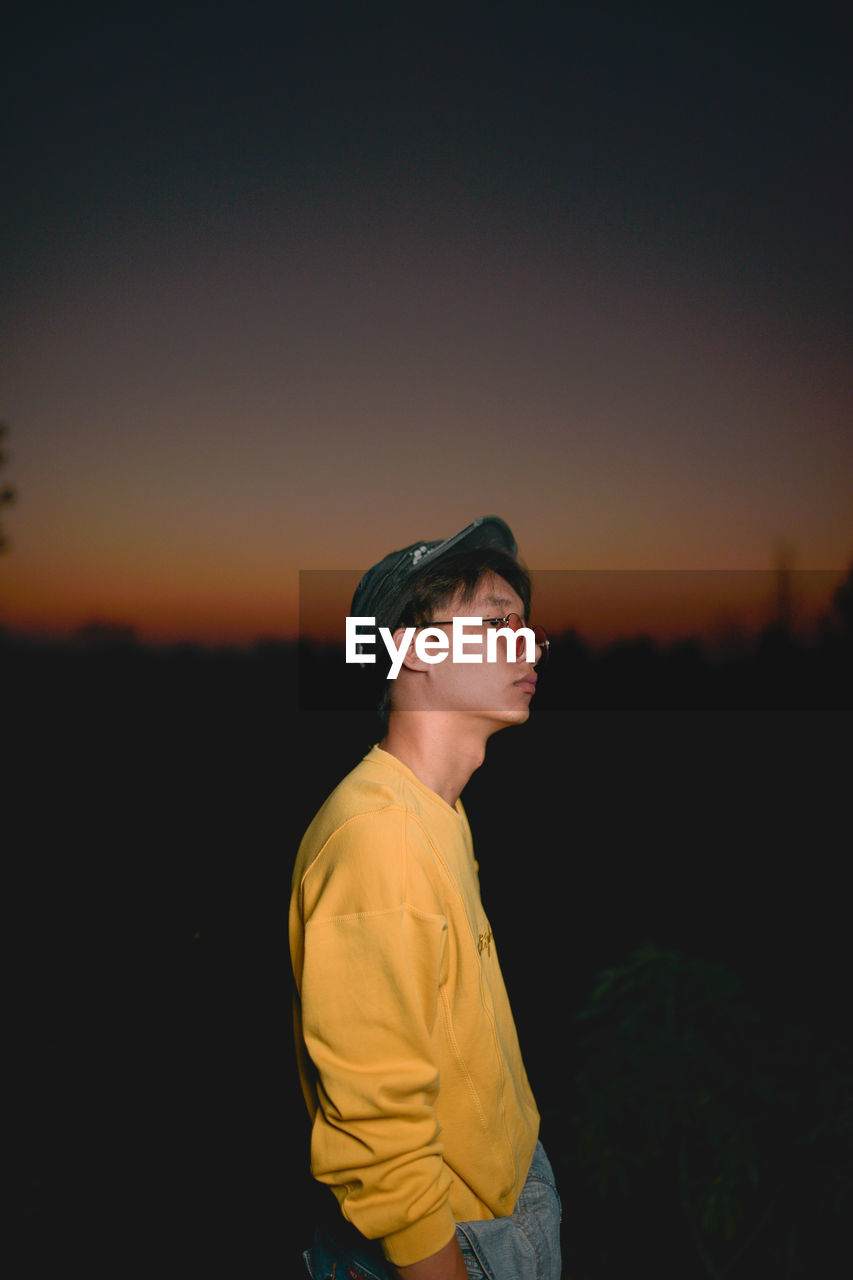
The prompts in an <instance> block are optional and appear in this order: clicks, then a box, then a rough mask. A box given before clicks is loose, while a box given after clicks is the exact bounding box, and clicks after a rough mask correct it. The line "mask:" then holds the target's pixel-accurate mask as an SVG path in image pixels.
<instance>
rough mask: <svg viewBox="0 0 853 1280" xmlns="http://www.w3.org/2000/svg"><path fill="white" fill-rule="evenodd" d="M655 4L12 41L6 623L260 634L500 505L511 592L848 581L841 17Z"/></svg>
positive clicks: (5, 97)
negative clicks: (510, 550) (767, 579)
mask: <svg viewBox="0 0 853 1280" xmlns="http://www.w3.org/2000/svg"><path fill="white" fill-rule="evenodd" d="M649 8H651V11H652V12H654V11H655V10H657V12H658V13H659V14H661V15H663V14H665V15H666V16H659V17H657V18H649V16H648V14H647V13H646V12H640V11H641V10H643V11H645V10H647V9H649ZM684 8H685V10H688V9H689V12H685V13H683V14H681V15H674V14H673V13H672V12H671V11H670V6H668V5H667V6H651V7H649V6H638V5H635V4H631V5H626V4H616V5H614V4H606V3H603V4H599V5H595V6H588V5H584V6H581V5H573V4H571V3H563V4H560V5H554V4H538V5H537V4H532V5H531V6H529V7H527V8H524V9H522V8H521V7H520V6H518V5H509V4H501V3H493V4H488V5H472V4H464V3H463V4H458V5H454V6H440V5H435V4H431V5H423V4H404V3H399V2H398V3H397V4H396V5H393V6H392V5H385V4H381V5H380V4H370V3H360V4H328V3H312V4H310V5H309V4H305V5H287V4H281V3H279V4H261V5H259V4H251V3H246V4H241V5H233V4H229V3H226V4H223V5H217V6H212V5H211V6H200V5H186V4H180V3H177V4H174V5H171V6H168V7H165V6H164V7H158V6H157V5H156V4H154V5H145V6H136V5H125V6H123V5H121V4H115V3H114V4H111V5H85V6H82V5H77V6H75V5H65V6H62V7H59V6H56V7H53V6H50V5H47V6H41V7H40V8H39V9H38V10H37V11H36V12H32V11H27V12H25V13H24V12H22V13H19V14H18V15H17V17H16V18H14V19H12V21H11V23H7V30H9V29H10V33H9V37H8V39H7V40H6V42H5V43H6V48H5V50H4V53H3V55H2V56H3V63H2V68H0V69H2V85H0V93H2V100H0V106H2V116H3V121H4V126H3V127H4V155H5V164H4V174H5V176H6V181H5V182H4V188H5V191H4V200H3V208H2V211H0V233H2V241H0V244H1V245H2V247H0V253H2V261H0V266H2V295H0V342H1V343H2V346H0V417H2V418H4V419H5V420H7V421H8V422H9V424H10V428H11V430H10V436H9V440H8V446H9V453H10V463H9V466H8V467H7V468H6V474H5V475H4V476H3V477H2V479H3V482H4V483H11V484H13V485H14V486H15V487H16V489H17V490H18V501H17V503H16V505H15V506H13V507H11V508H9V509H7V511H6V512H5V513H4V517H3V524H4V529H5V531H6V533H7V535H8V536H9V538H10V539H11V541H12V550H11V551H10V553H9V554H7V555H6V556H4V557H3V559H2V561H0V624H5V625H7V626H12V627H20V628H29V629H38V630H44V629H51V628H52V629H58V630H68V629H73V628H74V627H76V626H78V625H79V624H81V623H83V622H85V621H87V620H89V619H92V618H100V619H104V620H110V621H116V622H124V623H128V624H131V625H133V626H135V627H136V628H137V629H138V631H139V634H140V635H141V636H143V637H145V638H150V639H158V640H161V639H162V640H165V639H178V638H185V639H195V640H200V641H222V640H229V641H243V640H252V639H254V638H256V637H259V636H271V635H287V634H291V633H292V632H293V631H294V629H295V627H296V624H297V610H298V575H299V571H300V570H318V569H322V570H331V569H362V568H365V567H367V566H368V565H369V564H371V563H373V562H374V561H376V560H377V559H379V558H380V557H381V556H382V555H384V554H385V553H386V552H387V551H388V550H391V549H392V548H395V547H401V546H405V545H407V544H409V543H411V542H413V541H416V540H418V539H422V538H423V539H433V538H440V537H444V536H447V535H449V534H451V533H453V532H455V531H456V530H457V529H459V528H461V527H462V526H463V525H465V524H467V523H468V522H469V521H470V520H471V519H472V518H473V517H475V516H478V515H484V514H488V513H496V514H499V515H501V516H503V517H504V519H506V520H507V521H508V522H509V524H510V525H511V526H512V528H513V530H514V532H515V535H516V538H517V540H518V543H519V546H520V550H521V553H522V555H523V557H524V559H525V561H526V562H527V564H528V565H529V566H530V567H531V568H533V569H535V570H552V571H553V570H565V571H568V570H571V571H576V570H579V569H581V570H605V569H608V570H614V569H618V570H662V569H670V570H671V569H685V570H686V569H702V570H708V569H728V570H735V569H737V570H744V569H750V570H755V569H765V570H766V569H769V568H770V566H771V565H772V563H773V558H774V555H776V554H777V551H776V549H777V548H778V546H779V544H780V543H785V544H787V546H788V547H789V548H790V549H791V553H792V555H793V563H794V564H795V566H796V567H798V568H801V569H814V570H827V571H828V570H834V571H839V572H840V571H842V570H843V569H844V568H845V566H847V565H848V564H849V563H850V561H851V559H853V415H851V407H853V405H851V401H853V396H851V368H853V363H851V331H850V299H851V283H852V282H853V281H852V280H851V277H852V276H853V272H851V254H850V235H849V228H850V225H851V198H850V197H851V181H850V172H851V171H850V158H851V154H853V152H851V129H850V120H851V116H850V100H849V89H850V76H849V66H850V55H851V47H850V43H849V40H848V38H847V36H846V32H845V31H844V30H842V12H841V10H840V8H836V7H833V8H832V9H830V8H824V6H822V5H821V4H817V5H811V6H809V7H808V9H807V10H799V11H797V12H793V11H792V12H788V13H786V12H784V11H783V10H781V9H780V8H779V7H778V6H773V7H770V6H758V5H753V4H746V5H743V4H741V5H738V6H733V5H732V6H727V5H725V4H724V5H719V4H718V5H714V6H706V7H697V6H684ZM614 581H615V580H614ZM626 607H627V606H626ZM631 609H632V610H633V612H632V613H631V615H630V621H629V622H626V625H628V626H630V627H637V628H638V629H647V628H645V627H644V625H643V623H644V619H643V606H642V601H640V602H639V603H638V602H637V601H636V599H634V600H633V601H632V604H631ZM567 612H568V613H569V614H571V608H570V607H569V606H567ZM627 616H628V615H627V614H626V618H627ZM573 620H575V621H576V619H573V618H572V617H567V618H566V619H565V622H566V625H569V624H570V623H571V622H572V621H573ZM645 621H648V619H646V620H645ZM580 629H581V630H582V631H583V629H584V627H583V624H581V627H580Z"/></svg>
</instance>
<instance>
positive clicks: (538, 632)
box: [419, 613, 551, 667]
mask: <svg viewBox="0 0 853 1280" xmlns="http://www.w3.org/2000/svg"><path fill="white" fill-rule="evenodd" d="M452 622H453V619H452V618H444V619H443V620H440V621H436V622H428V623H424V626H429V627H449V626H451V624H452ZM483 622H484V623H489V625H490V626H493V627H498V626H504V627H509V629H510V631H520V630H521V628H522V627H523V626H524V625H525V624H524V619H523V618H522V616H521V614H520V613H508V614H507V615H506V617H505V618H483ZM419 630H422V628H419ZM528 631H532V632H533V639H534V641H535V643H536V647H537V649H540V650H541V653H540V654H539V657H538V658H537V659H536V661H535V662H534V664H533V665H534V667H539V666H544V665H545V663H546V662H547V661H548V654H549V653H550V651H551V641H550V640H549V639H548V635H547V632H546V631H545V630H544V628H543V627H528Z"/></svg>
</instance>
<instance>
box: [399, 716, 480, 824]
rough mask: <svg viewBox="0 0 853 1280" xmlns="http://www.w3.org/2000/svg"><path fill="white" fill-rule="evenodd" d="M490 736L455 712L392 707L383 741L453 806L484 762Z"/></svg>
mask: <svg viewBox="0 0 853 1280" xmlns="http://www.w3.org/2000/svg"><path fill="white" fill-rule="evenodd" d="M488 736H489V735H488V734H487V733H486V732H485V730H484V727H483V725H482V723H479V722H474V723H472V722H470V721H462V720H461V718H460V716H459V715H458V714H456V713H454V712H442V711H392V712H391V716H390V718H389V721H388V732H387V734H386V735H385V737H384V738H383V740H382V742H380V744H379V745H380V746H381V747H382V749H383V751H387V752H389V754H390V755H392V756H396V758H397V759H398V760H400V761H402V763H403V764H404V765H406V766H407V767H408V768H409V769H411V771H412V773H413V774H414V775H415V777H416V778H420V780H421V782H423V783H424V784H425V785H426V786H428V787H429V788H430V790H431V791H434V792H435V793H436V795H439V796H441V798H442V800H446V801H447V803H448V804H449V805H451V807H452V806H453V805H455V804H456V801H457V800H458V799H459V797H460V795H461V794H462V791H463V790H464V788H465V786H466V785H467V783H468V779H469V778H470V777H471V775H472V773H473V772H474V771H475V769H479V767H480V765H481V764H482V763H483V760H484V758H485V755H486V741H487V739H488Z"/></svg>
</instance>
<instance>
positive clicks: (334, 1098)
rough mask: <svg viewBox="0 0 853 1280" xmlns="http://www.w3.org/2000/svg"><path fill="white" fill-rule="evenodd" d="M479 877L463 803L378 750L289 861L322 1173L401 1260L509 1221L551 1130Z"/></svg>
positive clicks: (303, 1040)
mask: <svg viewBox="0 0 853 1280" xmlns="http://www.w3.org/2000/svg"><path fill="white" fill-rule="evenodd" d="M477 872H478V868H477V863H476V862H475V860H474V852H473V849H472V845H471V833H470V829H469V827H468V820H467V818H466V817H465V811H464V809H463V807H462V803H461V801H457V802H456V806H455V808H451V807H450V805H448V804H447V803H446V802H445V801H444V800H443V799H442V798H441V797H440V796H438V795H436V793H435V792H434V791H431V790H430V789H429V787H427V786H425V785H424V783H422V782H421V781H420V780H419V779H418V778H417V777H415V775H414V774H413V773H412V772H411V770H410V769H408V768H407V767H406V766H405V765H404V764H402V763H401V762H400V761H399V760H397V759H396V757H394V756H392V755H390V754H389V753H388V752H385V751H383V750H381V748H379V747H374V748H373V749H372V750H371V751H370V752H369V753H368V754H367V755H366V756H365V758H364V759H363V760H362V761H361V763H360V764H359V765H358V766H357V767H356V768H355V769H354V770H353V771H352V773H350V774H349V775H348V776H347V777H346V778H345V779H344V780H343V782H341V783H340V785H339V786H338V787H337V788H336V790H335V791H334V792H333V793H332V795H331V796H330V797H329V799H328V800H327V801H326V803H325V804H324V805H323V807H322V808H321V809H320V811H319V813H318V814H317V816H316V817H315V818H314V821H313V822H312V823H311V825H310V827H309V828H308V830H307V832H306V833H305V836H304V838H303V840H302V843H301V845H300V848H299V853H298V854H297V858H296V866H295V868H294V874H293V892H292V896H291V904H290V951H291V959H292V962H293V972H294V977H295V981H296V994H295V1021H296V1044H297V1054H298V1056H299V1060H300V1073H301V1077H302V1085H303V1089H304V1091H305V1098H306V1102H307V1104H308V1109H309V1112H310V1114H311V1117H312V1122H313V1124H312V1137H311V1169H312V1173H313V1174H314V1176H315V1177H316V1178H318V1179H319V1180H320V1181H321V1182H324V1183H327V1184H328V1185H329V1186H330V1187H331V1188H332V1190H333V1191H334V1193H335V1195H336V1196H337V1198H338V1201H339V1202H340V1205H341V1209H342V1211H343V1213H344V1216H345V1217H346V1218H348V1219H349V1220H350V1221H351V1222H352V1223H353V1224H354V1225H355V1226H356V1227H357V1228H358V1230H359V1231H360V1232H361V1233H362V1235H364V1236H367V1237H369V1238H371V1239H381V1241H382V1247H383V1249H384V1252H385V1255H386V1257H388V1258H389V1259H390V1260H391V1261H392V1262H394V1263H396V1264H398V1265H400V1266H405V1265H407V1264H408V1263H411V1262H417V1261H420V1260H421V1259H422V1258H426V1257H429V1256H430V1254H433V1253H436V1252H437V1251H438V1250H439V1249H441V1248H442V1247H443V1246H444V1245H445V1244H447V1242H448V1241H449V1240H450V1239H451V1237H452V1236H453V1233H454V1230H455V1223H456V1222H463V1221H466V1220H467V1219H472V1218H473V1219H477V1218H480V1219H482V1218H493V1217H503V1216H505V1215H508V1214H510V1213H512V1210H513V1207H514V1206H515V1202H516V1199H517V1198H518V1195H519V1193H520V1191H521V1188H522V1186H523V1185H524V1181H525V1178H526V1176H527V1172H528V1170H529V1167H530V1162H531V1159H532V1157H533V1149H534V1146H535V1145H536V1139H537V1136H538V1131H539V1114H538V1112H537V1109H536V1104H535V1102H534V1100H533V1095H532V1093H531V1091H530V1086H529V1084H528V1081H527V1075H526V1073H525V1070H524V1065H523V1063H522V1060H521V1053H520V1050H519V1046H518V1038H517V1035H516V1030H515V1024H514V1022H513V1018H512V1013H511V1011H510V1007H509V1001H508V999H507V994H506V990H505V987H504V982H503V977H502V975H501V971H500V967H499V965H498V957H497V952H496V949H495V941H494V938H493V937H492V931H491V928H490V926H489V922H488V920H487V919H486V915H485V912H484V910H483V906H482V903H481V901H480V886H479V880H478V874H477Z"/></svg>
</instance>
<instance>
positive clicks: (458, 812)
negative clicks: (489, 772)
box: [368, 742, 465, 820]
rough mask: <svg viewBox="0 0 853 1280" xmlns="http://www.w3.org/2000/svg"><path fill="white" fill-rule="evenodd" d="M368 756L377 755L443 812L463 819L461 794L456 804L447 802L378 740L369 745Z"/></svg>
mask: <svg viewBox="0 0 853 1280" xmlns="http://www.w3.org/2000/svg"><path fill="white" fill-rule="evenodd" d="M368 756H374V757H377V758H378V759H379V760H380V762H381V763H387V764H388V765H389V767H390V768H392V769H393V770H394V771H395V772H396V773H400V774H402V776H403V777H404V778H405V779H406V781H407V782H410V783H411V784H412V786H414V787H416V788H417V790H418V791H420V792H423V794H424V795H426V796H427V798H428V799H429V800H430V801H432V802H433V803H434V804H437V805H440V806H441V808H442V809H443V810H444V812H445V813H451V814H453V815H454V817H456V818H459V819H460V820H462V819H464V817H465V810H464V808H463V806H462V798H461V796H460V797H459V798H458V799H457V801H456V804H454V805H451V804H448V803H447V801H446V800H445V799H444V797H443V796H440V795H439V794H438V792H437V791H433V789H432V787H428V786H427V784H426V783H425V782H424V781H423V780H422V779H421V778H419V777H418V775H417V774H416V773H414V772H413V771H412V770H411V769H410V768H409V766H408V765H407V764H404V763H403V761H402V760H399V759H398V758H397V756H395V755H392V754H391V752H390V751H386V750H385V748H384V747H380V745H379V743H378V742H377V743H375V744H374V745H373V747H371V749H370V751H369V752H368Z"/></svg>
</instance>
